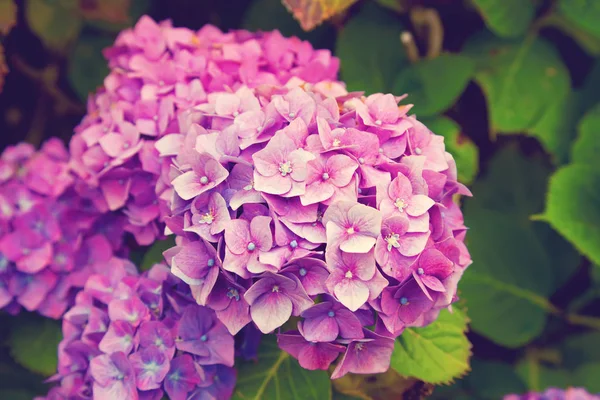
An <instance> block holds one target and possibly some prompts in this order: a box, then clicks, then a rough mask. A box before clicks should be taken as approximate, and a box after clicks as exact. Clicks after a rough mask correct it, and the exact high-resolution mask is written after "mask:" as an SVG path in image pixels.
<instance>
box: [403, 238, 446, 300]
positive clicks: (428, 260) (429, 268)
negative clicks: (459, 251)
mask: <svg viewBox="0 0 600 400" xmlns="http://www.w3.org/2000/svg"><path fill="white" fill-rule="evenodd" d="M413 265H414V267H413V271H412V275H413V277H414V278H415V281H416V282H417V283H418V284H419V286H420V287H421V289H422V290H423V292H424V293H425V295H426V296H427V297H429V298H430V299H431V295H430V294H429V290H433V291H434V292H445V291H446V288H445V287H444V284H443V283H442V281H443V280H444V279H446V278H447V277H448V276H450V274H452V272H454V263H453V262H452V261H450V260H449V259H448V258H446V256H444V254H442V252H440V251H439V250H436V249H432V248H429V249H426V250H425V251H423V253H421V255H420V256H419V260H418V261H417V262H416V263H415V264H413Z"/></svg>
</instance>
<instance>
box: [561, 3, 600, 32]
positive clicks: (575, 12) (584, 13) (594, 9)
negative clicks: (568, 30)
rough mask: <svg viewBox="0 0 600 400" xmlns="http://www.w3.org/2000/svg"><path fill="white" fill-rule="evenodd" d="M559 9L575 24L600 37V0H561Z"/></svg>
mask: <svg viewBox="0 0 600 400" xmlns="http://www.w3.org/2000/svg"><path fill="white" fill-rule="evenodd" d="M558 9H559V11H560V12H561V13H562V14H563V15H564V16H565V17H566V18H567V19H568V20H570V21H571V22H572V23H573V24H575V25H577V26H578V27H580V28H581V29H583V30H585V31H586V32H588V33H590V34H591V35H594V36H596V37H598V38H600V24H599V23H598V21H600V2H598V1H596V0H559V2H558Z"/></svg>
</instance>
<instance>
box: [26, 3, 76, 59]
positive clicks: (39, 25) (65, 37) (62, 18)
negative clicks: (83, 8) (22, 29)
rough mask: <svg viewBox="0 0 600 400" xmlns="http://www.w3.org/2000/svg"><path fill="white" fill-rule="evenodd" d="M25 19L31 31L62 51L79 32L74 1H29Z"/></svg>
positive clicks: (49, 45) (48, 44)
mask: <svg viewBox="0 0 600 400" xmlns="http://www.w3.org/2000/svg"><path fill="white" fill-rule="evenodd" d="M25 18H26V19H27V23H28V24H29V27H30V28H31V30H32V31H33V32H34V33H35V34H36V35H37V36H39V37H40V39H42V41H43V42H44V43H45V44H46V45H47V46H48V47H51V48H54V49H62V48H64V47H65V46H66V45H68V44H69V43H71V42H72V41H74V40H75V38H76V37H77V35H79V31H80V30H81V17H80V15H79V13H78V10H77V2H76V1H75V0H29V1H28V2H27V6H26V7H25Z"/></svg>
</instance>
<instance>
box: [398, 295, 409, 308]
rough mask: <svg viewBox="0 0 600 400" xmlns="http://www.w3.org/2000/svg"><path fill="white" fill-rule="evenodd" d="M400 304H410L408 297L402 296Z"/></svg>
mask: <svg viewBox="0 0 600 400" xmlns="http://www.w3.org/2000/svg"><path fill="white" fill-rule="evenodd" d="M400 304H402V305H403V306H405V305H407V304H408V299H407V298H406V297H401V298H400Z"/></svg>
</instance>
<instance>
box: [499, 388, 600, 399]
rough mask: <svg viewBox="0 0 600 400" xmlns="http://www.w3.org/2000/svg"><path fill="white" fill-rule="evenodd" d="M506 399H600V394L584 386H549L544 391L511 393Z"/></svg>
mask: <svg viewBox="0 0 600 400" xmlns="http://www.w3.org/2000/svg"><path fill="white" fill-rule="evenodd" d="M504 400H600V394H590V393H588V392H587V391H586V390H585V389H583V388H568V389H567V390H563V389H556V388H549V389H547V390H546V391H545V392H543V393H527V394H523V395H520V394H509V395H507V396H504Z"/></svg>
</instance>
